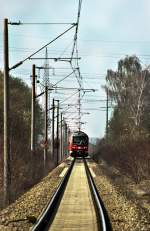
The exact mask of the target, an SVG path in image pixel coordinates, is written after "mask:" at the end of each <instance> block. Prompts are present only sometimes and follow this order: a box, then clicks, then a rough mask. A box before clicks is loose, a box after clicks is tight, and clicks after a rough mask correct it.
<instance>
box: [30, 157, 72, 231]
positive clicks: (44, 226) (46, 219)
mask: <svg viewBox="0 0 150 231" xmlns="http://www.w3.org/2000/svg"><path fill="white" fill-rule="evenodd" d="M74 163H75V159H74V160H73V161H72V163H71V165H70V167H69V169H68V171H67V172H66V174H65V176H64V178H63V180H62V181H61V182H60V184H59V186H58V188H57V190H56V192H55V193H54V195H53V197H52V198H51V200H50V202H49V203H48V205H47V207H46V208H45V210H44V212H43V213H42V214H41V216H40V217H39V219H38V221H37V222H36V223H35V225H34V226H33V227H32V228H31V231H43V230H45V231H46V230H48V228H49V225H50V224H51V223H52V220H53V218H54V213H55V212H56V210H57V208H58V206H59V203H60V201H61V198H62V196H63V193H64V191H65V188H66V185H67V182H68V180H69V177H70V175H71V172H72V169H73V166H74Z"/></svg>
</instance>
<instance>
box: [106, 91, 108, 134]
mask: <svg viewBox="0 0 150 231" xmlns="http://www.w3.org/2000/svg"><path fill="white" fill-rule="evenodd" d="M107 138H108V90H107V89H106V139H107Z"/></svg>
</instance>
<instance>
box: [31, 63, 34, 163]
mask: <svg viewBox="0 0 150 231" xmlns="http://www.w3.org/2000/svg"><path fill="white" fill-rule="evenodd" d="M34 152H35V65H33V66H32V102H31V159H32V154H34Z"/></svg>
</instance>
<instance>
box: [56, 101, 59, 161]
mask: <svg viewBox="0 0 150 231" xmlns="http://www.w3.org/2000/svg"><path fill="white" fill-rule="evenodd" d="M56 139H57V160H56V164H57V165H58V162H59V100H57V135H56Z"/></svg>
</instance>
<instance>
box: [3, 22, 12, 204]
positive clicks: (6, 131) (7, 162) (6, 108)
mask: <svg viewBox="0 0 150 231" xmlns="http://www.w3.org/2000/svg"><path fill="white" fill-rule="evenodd" d="M10 183H11V171H10V143H9V47H8V19H4V205H5V206H7V205H8V204H9V203H10Z"/></svg>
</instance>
